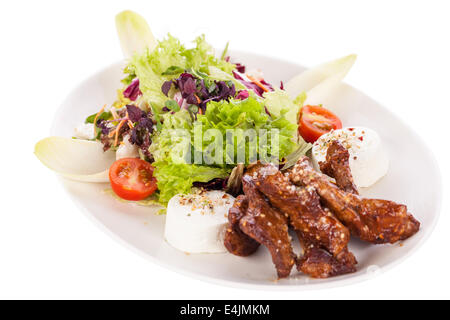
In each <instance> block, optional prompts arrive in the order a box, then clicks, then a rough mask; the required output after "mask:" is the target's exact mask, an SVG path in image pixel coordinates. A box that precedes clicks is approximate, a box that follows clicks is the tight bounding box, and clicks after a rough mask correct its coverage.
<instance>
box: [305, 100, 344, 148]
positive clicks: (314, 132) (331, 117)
mask: <svg viewBox="0 0 450 320" xmlns="http://www.w3.org/2000/svg"><path fill="white" fill-rule="evenodd" d="M341 128H342V122H341V120H340V119H339V118H338V117H337V116H336V115H335V114H334V113H332V112H331V111H330V110H327V109H325V108H322V107H321V106H309V105H308V106H304V107H303V108H302V110H301V112H300V119H299V126H298V132H299V133H300V135H301V136H302V137H303V139H305V141H306V142H310V143H313V142H315V141H316V140H317V139H319V137H320V136H321V135H323V134H324V133H327V132H330V131H331V130H336V129H341Z"/></svg>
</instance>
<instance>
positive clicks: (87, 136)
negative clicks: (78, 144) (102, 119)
mask: <svg viewBox="0 0 450 320" xmlns="http://www.w3.org/2000/svg"><path fill="white" fill-rule="evenodd" d="M94 135H95V129H94V124H93V123H80V125H79V126H78V127H76V128H75V137H76V138H78V139H83V140H92V139H94Z"/></svg>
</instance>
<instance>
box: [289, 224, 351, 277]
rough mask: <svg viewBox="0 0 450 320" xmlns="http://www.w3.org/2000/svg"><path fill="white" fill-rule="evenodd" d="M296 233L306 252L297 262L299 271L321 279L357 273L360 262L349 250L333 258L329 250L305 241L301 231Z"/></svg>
mask: <svg viewBox="0 0 450 320" xmlns="http://www.w3.org/2000/svg"><path fill="white" fill-rule="evenodd" d="M296 233H297V237H298V239H299V241H300V244H301V245H302V247H303V251H304V252H303V255H302V256H301V258H300V259H298V260H297V269H298V271H300V272H303V273H304V274H307V275H309V276H311V277H313V278H321V279H323V278H330V277H335V276H339V275H343V274H348V273H353V272H356V264H357V263H358V262H357V261H356V258H355V256H354V255H353V254H352V253H351V252H350V251H348V248H344V249H343V250H342V251H341V252H339V254H337V255H336V256H333V255H332V254H330V252H328V251H327V250H325V249H323V248H320V247H318V246H317V245H315V244H313V243H308V242H307V241H305V240H304V239H303V235H302V233H301V232H300V231H296Z"/></svg>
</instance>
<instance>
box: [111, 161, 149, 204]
mask: <svg viewBox="0 0 450 320" xmlns="http://www.w3.org/2000/svg"><path fill="white" fill-rule="evenodd" d="M109 181H110V182H111V187H112V189H113V190H114V192H115V193H116V194H117V195H118V196H119V197H121V198H122V199H125V200H133V201H138V200H143V199H145V198H147V197H148V196H150V195H151V194H153V193H154V192H155V191H156V189H157V188H158V187H157V185H156V179H155V178H154V177H153V167H152V165H151V164H150V163H148V162H146V161H144V160H141V159H136V158H123V159H119V160H117V161H116V162H114V163H113V164H112V166H111V168H109Z"/></svg>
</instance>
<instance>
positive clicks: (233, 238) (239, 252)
mask: <svg viewBox="0 0 450 320" xmlns="http://www.w3.org/2000/svg"><path fill="white" fill-rule="evenodd" d="M247 208H248V200H247V197H246V196H244V195H240V196H238V197H237V198H236V200H235V202H234V204H233V206H232V207H231V208H230V210H229V212H228V228H227V231H226V232H225V239H224V245H225V248H227V250H228V251H229V252H230V253H232V254H234V255H236V256H241V257H247V256H249V255H251V254H252V253H254V252H255V251H256V250H257V249H258V247H259V243H258V242H256V241H255V240H253V239H252V238H250V237H249V236H248V235H246V234H245V233H243V232H242V231H241V228H240V227H239V222H240V221H241V219H242V217H243V216H244V215H245V214H246V212H247Z"/></svg>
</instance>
